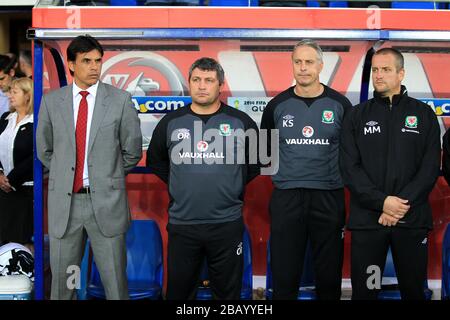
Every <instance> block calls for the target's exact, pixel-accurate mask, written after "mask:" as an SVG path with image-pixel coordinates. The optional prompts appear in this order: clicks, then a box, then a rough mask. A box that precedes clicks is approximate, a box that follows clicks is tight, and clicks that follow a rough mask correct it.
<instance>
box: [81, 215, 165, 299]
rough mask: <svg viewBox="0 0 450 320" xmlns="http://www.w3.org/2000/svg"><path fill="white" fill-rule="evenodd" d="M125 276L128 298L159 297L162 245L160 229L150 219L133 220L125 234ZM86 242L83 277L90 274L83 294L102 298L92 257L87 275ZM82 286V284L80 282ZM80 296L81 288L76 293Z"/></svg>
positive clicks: (161, 283) (102, 293)
mask: <svg viewBox="0 0 450 320" xmlns="http://www.w3.org/2000/svg"><path fill="white" fill-rule="evenodd" d="M126 244H127V278H128V292H129V296H130V300H139V299H151V300H158V299H160V298H161V293H162V286H163V254H162V252H163V248H162V239H161V233H160V230H159V227H158V225H157V224H156V222H155V221H153V220H133V221H132V223H131V226H130V229H129V230H128V232H127V236H126ZM88 246H89V242H88V243H87V245H86V252H85V256H84V258H83V261H82V271H81V274H82V278H83V277H85V278H89V281H88V283H87V284H86V298H94V299H105V298H106V297H105V292H104V289H103V285H102V283H101V279H100V274H99V272H98V269H97V266H96V264H95V261H94V260H93V259H92V264H91V270H90V276H89V277H87V276H86V274H87V271H86V270H87V269H88V265H89V263H88V262H86V261H88V259H89V258H88V256H89V254H88V253H89V247H88ZM81 286H82V287H83V284H82V285H81ZM78 297H79V298H81V299H82V298H83V290H81V293H80V294H79V295H78Z"/></svg>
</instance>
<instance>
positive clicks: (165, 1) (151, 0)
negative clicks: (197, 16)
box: [139, 0, 204, 6]
mask: <svg viewBox="0 0 450 320" xmlns="http://www.w3.org/2000/svg"><path fill="white" fill-rule="evenodd" d="M139 1H142V2H143V3H144V5H145V6H202V5H203V2H204V1H203V0H139Z"/></svg>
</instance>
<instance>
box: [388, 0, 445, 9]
mask: <svg viewBox="0 0 450 320" xmlns="http://www.w3.org/2000/svg"><path fill="white" fill-rule="evenodd" d="M391 7H392V8H395V9H445V4H444V3H440V2H433V1H429V2H426V1H392V4H391Z"/></svg>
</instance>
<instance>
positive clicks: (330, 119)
mask: <svg viewBox="0 0 450 320" xmlns="http://www.w3.org/2000/svg"><path fill="white" fill-rule="evenodd" d="M322 122H323V123H334V112H333V111H331V110H324V111H323V113H322Z"/></svg>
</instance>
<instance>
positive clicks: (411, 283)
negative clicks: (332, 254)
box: [351, 227, 428, 300]
mask: <svg viewBox="0 0 450 320" xmlns="http://www.w3.org/2000/svg"><path fill="white" fill-rule="evenodd" d="M427 236H428V230H427V229H408V228H398V227H384V228H382V229H375V230H352V245H351V246H352V252H351V279H352V299H353V300H375V299H377V298H378V293H379V292H380V287H379V286H376V285H374V283H376V282H375V281H374V280H376V279H374V278H373V276H374V275H375V272H374V271H373V270H375V269H374V267H373V266H376V267H377V269H378V268H379V270H380V277H382V275H383V271H384V266H385V263H386V256H387V252H388V249H389V246H391V251H392V259H393V261H394V267H395V273H396V274H397V280H398V285H399V288H400V294H401V297H402V299H412V300H424V299H425V293H424V283H425V280H426V279H427V261H428V241H427V240H428V239H427ZM379 283H381V279H380V282H379Z"/></svg>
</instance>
